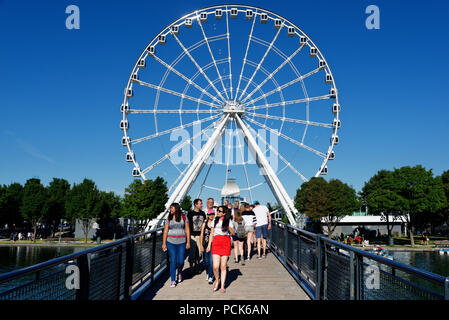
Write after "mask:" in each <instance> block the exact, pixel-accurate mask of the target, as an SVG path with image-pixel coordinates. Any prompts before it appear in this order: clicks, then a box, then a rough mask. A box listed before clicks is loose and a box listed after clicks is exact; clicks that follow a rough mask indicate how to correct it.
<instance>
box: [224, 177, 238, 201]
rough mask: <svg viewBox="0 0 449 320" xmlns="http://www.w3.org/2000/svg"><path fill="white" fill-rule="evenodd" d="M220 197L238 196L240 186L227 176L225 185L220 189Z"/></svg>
mask: <svg viewBox="0 0 449 320" xmlns="http://www.w3.org/2000/svg"><path fill="white" fill-rule="evenodd" d="M221 196H222V197H240V188H239V186H238V185H237V183H236V182H235V179H234V178H228V180H227V181H226V183H225V185H224V186H223V188H222V189H221Z"/></svg>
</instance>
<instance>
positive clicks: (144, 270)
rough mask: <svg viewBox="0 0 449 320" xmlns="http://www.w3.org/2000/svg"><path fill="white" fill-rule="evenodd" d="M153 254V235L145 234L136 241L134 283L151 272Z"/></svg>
mask: <svg viewBox="0 0 449 320" xmlns="http://www.w3.org/2000/svg"><path fill="white" fill-rule="evenodd" d="M152 256H153V236H151V237H149V236H148V237H147V236H144V237H142V238H140V239H138V240H137V239H136V241H135V243H134V269H133V281H132V282H133V283H136V282H137V281H139V280H141V279H142V278H143V277H145V276H147V275H149V274H150V273H151V263H152Z"/></svg>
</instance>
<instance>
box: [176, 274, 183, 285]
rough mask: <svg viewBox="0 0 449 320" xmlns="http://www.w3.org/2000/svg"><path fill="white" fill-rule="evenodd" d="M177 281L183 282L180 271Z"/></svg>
mask: <svg viewBox="0 0 449 320" xmlns="http://www.w3.org/2000/svg"><path fill="white" fill-rule="evenodd" d="M177 279H178V280H177V282H178V283H181V282H182V272H180V273H178V277H177Z"/></svg>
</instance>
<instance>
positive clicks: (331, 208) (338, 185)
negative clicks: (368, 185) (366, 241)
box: [295, 177, 360, 237]
mask: <svg viewBox="0 0 449 320" xmlns="http://www.w3.org/2000/svg"><path fill="white" fill-rule="evenodd" d="M295 207H296V208H297V209H298V211H299V212H301V213H303V214H305V215H307V216H308V217H309V218H311V219H312V220H313V221H316V222H321V221H323V222H324V223H325V225H326V228H327V235H328V237H331V236H332V234H333V232H334V231H335V228H336V226H337V224H338V222H339V221H340V220H341V219H342V218H343V217H344V216H346V215H351V214H352V213H353V212H354V211H355V210H357V208H359V207H360V202H359V201H358V199H357V195H356V192H355V190H354V189H353V188H352V187H350V186H348V185H347V184H345V183H343V182H341V181H340V180H338V179H332V180H331V181H330V182H327V181H326V180H324V179H323V178H321V177H319V178H312V179H310V181H308V182H304V183H303V184H302V185H301V188H299V189H298V190H297V192H296V197H295Z"/></svg>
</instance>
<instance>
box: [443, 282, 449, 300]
mask: <svg viewBox="0 0 449 320" xmlns="http://www.w3.org/2000/svg"><path fill="white" fill-rule="evenodd" d="M444 300H449V277H446V279H445V280H444Z"/></svg>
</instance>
